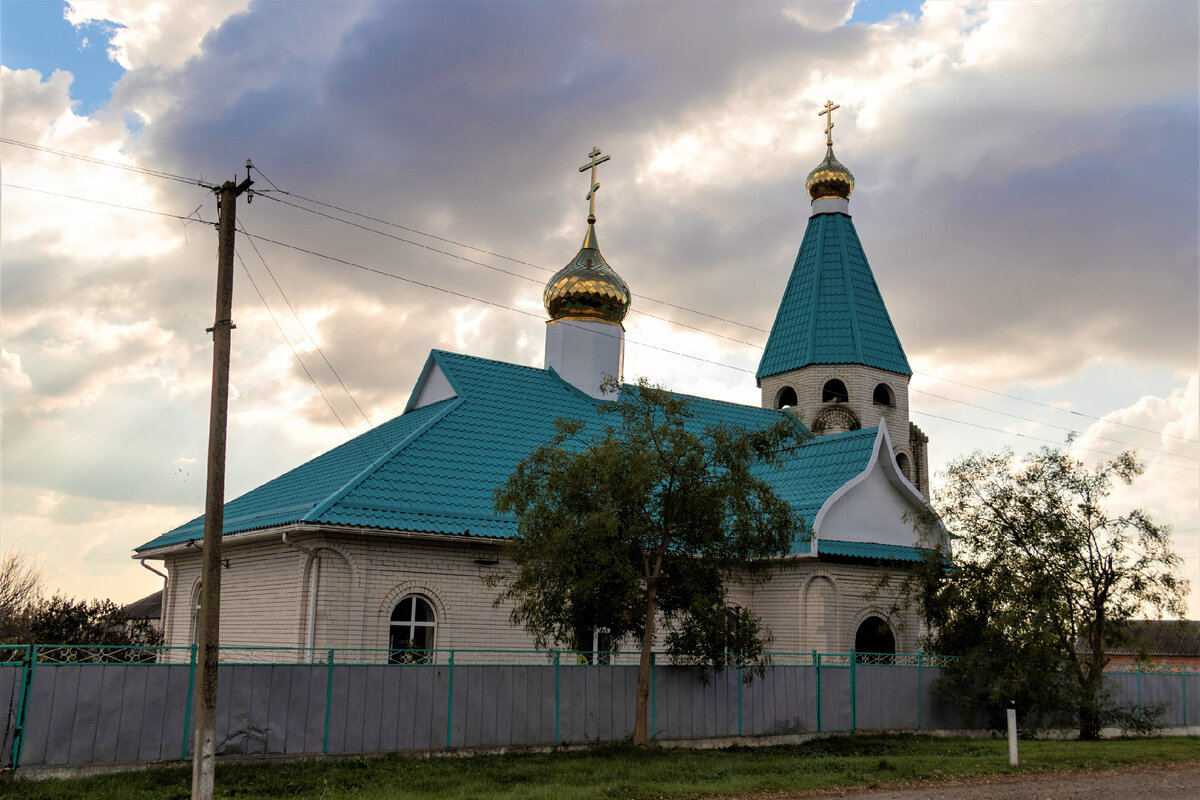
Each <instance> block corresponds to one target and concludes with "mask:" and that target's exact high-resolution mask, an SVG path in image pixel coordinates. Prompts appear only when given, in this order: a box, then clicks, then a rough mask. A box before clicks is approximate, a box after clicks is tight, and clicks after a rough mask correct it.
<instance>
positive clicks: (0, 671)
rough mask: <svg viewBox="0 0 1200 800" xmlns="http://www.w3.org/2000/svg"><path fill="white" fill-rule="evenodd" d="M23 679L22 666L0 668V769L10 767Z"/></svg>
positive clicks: (23, 669)
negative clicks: (0, 719)
mask: <svg viewBox="0 0 1200 800" xmlns="http://www.w3.org/2000/svg"><path fill="white" fill-rule="evenodd" d="M24 677H25V668H24V667H23V666H19V665H18V666H11V667H0V714H4V727H3V728H0V767H8V766H11V765H12V748H13V737H14V736H15V735H16V727H17V710H18V709H19V708H20V705H21V689H22V680H23V679H24Z"/></svg>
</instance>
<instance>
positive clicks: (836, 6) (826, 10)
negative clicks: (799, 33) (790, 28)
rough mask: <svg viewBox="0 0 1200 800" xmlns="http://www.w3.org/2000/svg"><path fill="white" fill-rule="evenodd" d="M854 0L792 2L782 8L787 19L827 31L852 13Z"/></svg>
mask: <svg viewBox="0 0 1200 800" xmlns="http://www.w3.org/2000/svg"><path fill="white" fill-rule="evenodd" d="M854 2H855V0H826V1H825V2H820V3H814V2H802V3H793V4H791V5H789V6H787V7H786V8H784V10H783V15H784V16H785V17H787V18H788V19H791V20H794V21H796V22H799V23H800V24H801V25H803V26H804V27H806V28H812V29H813V30H818V31H827V30H831V29H833V28H836V27H837V26H839V25H842V24H844V23H845V22H846V21H847V20H849V19H850V17H852V16H853V15H854Z"/></svg>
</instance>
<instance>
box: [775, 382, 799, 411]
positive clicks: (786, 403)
mask: <svg viewBox="0 0 1200 800" xmlns="http://www.w3.org/2000/svg"><path fill="white" fill-rule="evenodd" d="M799 403H800V400H799V398H797V397H796V390H795V389H793V388H792V387H790V386H785V387H783V388H782V389H780V390H779V394H778V395H776V396H775V407H776V408H789V407H791V406H794V405H798V404H799Z"/></svg>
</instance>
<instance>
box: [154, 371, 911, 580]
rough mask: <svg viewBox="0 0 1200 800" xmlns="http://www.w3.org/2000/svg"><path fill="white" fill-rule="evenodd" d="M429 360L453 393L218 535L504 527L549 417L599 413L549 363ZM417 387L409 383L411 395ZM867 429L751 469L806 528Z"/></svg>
mask: <svg viewBox="0 0 1200 800" xmlns="http://www.w3.org/2000/svg"><path fill="white" fill-rule="evenodd" d="M429 359H430V363H429V365H427V368H426V370H425V371H424V372H423V373H422V375H423V376H425V375H427V374H429V373H430V372H431V371H432V368H433V367H436V368H437V370H440V372H441V373H442V374H443V375H444V377H445V379H446V380H447V381H448V383H449V385H450V387H451V389H452V391H453V396H450V397H445V398H444V399H440V400H437V401H435V402H431V403H429V404H428V405H423V406H420V407H416V408H410V410H408V411H406V412H405V413H404V414H402V415H400V416H398V417H396V418H394V419H392V420H390V421H388V422H386V423H384V424H382V425H379V426H377V427H376V428H374V429H372V430H370V431H367V432H366V433H364V434H361V435H359V436H357V437H355V438H354V439H351V440H350V441H348V442H346V443H345V444H343V445H341V446H339V447H336V448H334V449H333V450H330V451H329V452H327V453H325V454H323V455H320V456H317V457H316V458H314V459H313V460H311V461H308V462H307V463H305V464H302V465H300V466H298V467H296V468H295V469H293V470H291V471H289V472H286V473H284V474H283V475H281V476H279V477H278V478H275V479H274V480H271V481H269V482H267V483H265V484H263V485H262V486H260V487H258V488H257V489H253V490H251V491H249V492H247V493H246V494H244V495H242V496H241V497H238V498H237V499H235V500H231V501H230V502H228V503H226V505H225V525H224V535H225V536H232V535H236V534H248V533H251V532H254V531H265V530H267V529H271V528H276V529H278V528H282V527H285V526H290V525H304V524H310V525H330V526H345V527H353V528H361V529H373V530H376V531H397V532H400V531H404V532H416V533H433V534H453V535H464V536H482V537H490V538H501V539H503V538H508V537H511V536H513V535H514V534H515V533H516V532H517V522H516V520H515V519H514V518H512V517H507V516H502V515H499V514H497V513H496V511H495V509H494V506H493V491H494V490H495V488H496V487H497V486H499V485H500V484H501V483H503V482H504V481H505V480H506V479H507V478H508V476H509V475H510V474H511V473H512V471H513V469H514V468H515V467H516V464H517V462H518V461H520V460H521V459H522V458H524V457H525V456H527V455H528V454H529V453H530V452H531V451H532V450H533V448H534V447H537V446H539V445H541V444H543V443H545V442H547V441H548V440H549V439H550V438H551V437H552V436H553V434H554V421H555V420H556V419H559V418H569V419H571V418H573V419H579V420H582V421H584V422H585V424H586V425H587V426H588V428H589V429H588V430H587V431H586V435H591V434H595V433H599V432H600V431H601V429H602V426H603V424H604V420H602V419H599V415H598V414H597V413H596V406H597V404H598V403H601V402H606V401H603V400H596V399H594V398H592V397H590V396H588V395H586V394H584V393H583V392H580V391H579V390H577V389H575V388H574V387H573V386H571V385H570V384H569V383H567V382H566V381H564V380H563V379H562V378H560V377H559V376H558V375H557V374H556V373H555V372H554V371H553V370H549V369H537V368H534V367H525V366H520V365H516V364H507V363H504V362H501V361H492V360H489V359H484V358H477V357H474V356H466V355H460V354H456V353H448V352H444V351H440V350H434V351H432V352H431V353H430V356H429ZM422 380H424V377H423V378H422ZM420 388H421V387H420V386H419V385H418V387H416V389H414V395H417V394H418V393H419V391H420ZM498 398H503V401H502V402H501V401H499V400H498ZM687 399H688V400H689V401H690V407H691V410H692V413H693V417H692V419H691V421H690V424H694V425H697V426H699V427H701V428H703V427H704V426H706V425H713V424H720V423H725V424H733V425H739V426H742V427H745V428H751V429H752V428H757V427H764V426H766V425H769V424H771V423H772V422H774V421H775V420H776V419H778V415H779V414H783V413H787V412H784V411H775V410H771V409H763V408H758V407H755V406H744V405H739V404H736V403H727V402H722V401H718V400H708V399H705V398H699V397H688V398H687ZM878 435H879V431H878V430H877V429H874V428H871V429H864V430H859V431H852V432H850V433H844V434H834V435H830V436H824V437H821V438H820V439H816V440H814V441H811V442H809V443H807V444H805V445H804V446H803V447H800V448H798V449H797V450H796V451H795V452H794V453H793V454H792V455H791V456H790V457H789V458H787V459H786V460H785V461H784V462H783V463H782V464H780V465H778V466H765V465H760V466H759V467H758V470H759V471H760V474H762V476H763V477H764V478H766V479H767V480H768V481H769V482H771V483H772V485H773V486H774V487H775V490H776V491H777V492H778V493H779V494H780V496H781V497H783V498H784V499H786V500H787V501H788V502H790V503H791V504H792V505H793V507H794V508H795V509H796V510H797V511H798V512H799V513H800V514H801V516H803V517H804V519H805V521H806V522H807V523H808V525H809V526H810V527H811V526H812V525H813V524H814V522H815V521H816V517H817V514H818V513H819V512H820V510H821V508H822V507H823V506H824V505H825V503H826V501H828V500H829V499H830V497H831V496H832V495H834V493H835V492H837V491H838V490H839V489H840V488H841V487H842V486H844V485H846V484H847V482H849V481H851V480H852V479H854V478H855V476H857V475H859V474H861V473H862V472H863V471H864V470H865V469H867V468H868V466H869V465H870V464H871V463H873V462H872V454H873V452H874V451H875V450H876V449H877V448H876V444H875V443H876V439H877V437H878ZM888 452H889V453H890V449H889V451H888ZM897 524H903V523H900V522H899V520H898V521H897ZM203 533H204V517H203V516H200V517H197V518H195V519H193V520H192V521H190V522H187V523H185V524H183V525H180V526H179V527H177V528H175V529H174V530H171V531H168V532H166V533H164V534H162V535H161V536H159V537H157V538H155V539H153V540H151V541H149V542H146V543H145V544H143V545H141V546H140V547H138V548H136V551H137V552H138V554H139V555H141V556H145V555H148V554H149V553H150V552H151V551H156V550H161V549H162V548H168V547H175V546H179V545H183V544H185V543H187V542H189V541H195V540H198V539H201V538H202V537H203ZM838 546H839V544H838V543H837V542H830V541H828V540H822V541H820V542H819V543H818V549H819V550H822V551H824V550H825V549H828V550H829V552H830V554H839V555H847V556H851V557H855V556H857V557H876V558H878V557H887V558H892V559H909V560H912V559H916V558H918V557H919V555H918V554H917V552H916V551H915V549H914V548H895V549H894V550H895V552H892V551H889V552H888V553H887V554H886V555H885V556H880V552H882V551H875V550H873V551H872V554H873V555H870V556H868V554H867V553H865V552H864V553H859V552H858V551H857V550H856V551H854V552H847V553H844V554H843V553H840V552H838V551H836V548H837V547H838ZM854 546H855V547H859V549H861V546H860V545H857V544H855V545H854ZM793 552H796V553H808V552H811V547H810V542H808V541H797V542H796V543H795V544H794V545H793Z"/></svg>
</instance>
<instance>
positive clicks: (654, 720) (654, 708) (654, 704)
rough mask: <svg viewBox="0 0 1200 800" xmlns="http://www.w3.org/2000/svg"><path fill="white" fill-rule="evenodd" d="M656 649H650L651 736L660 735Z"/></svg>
mask: <svg viewBox="0 0 1200 800" xmlns="http://www.w3.org/2000/svg"><path fill="white" fill-rule="evenodd" d="M656 672H657V670H656V669H654V651H653V650H651V651H650V738H651V739H653V738H654V737H655V736H658V685H657V681H656V680H655V673H656Z"/></svg>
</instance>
